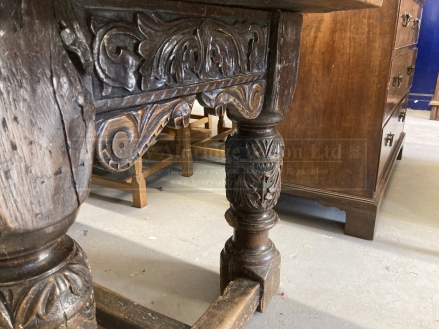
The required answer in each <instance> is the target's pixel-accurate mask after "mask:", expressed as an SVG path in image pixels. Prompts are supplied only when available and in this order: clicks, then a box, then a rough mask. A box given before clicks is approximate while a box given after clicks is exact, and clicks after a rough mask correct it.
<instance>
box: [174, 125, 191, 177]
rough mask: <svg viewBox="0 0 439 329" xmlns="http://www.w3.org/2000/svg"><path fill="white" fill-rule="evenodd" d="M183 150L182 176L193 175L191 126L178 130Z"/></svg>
mask: <svg viewBox="0 0 439 329" xmlns="http://www.w3.org/2000/svg"><path fill="white" fill-rule="evenodd" d="M177 136H178V140H179V143H178V144H179V145H180V150H181V166H182V173H181V174H182V176H184V177H191V176H192V175H193V174H194V172H193V163H192V150H191V128H190V126H187V127H184V128H182V129H179V130H177Z"/></svg>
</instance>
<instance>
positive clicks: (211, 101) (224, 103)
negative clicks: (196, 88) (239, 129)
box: [197, 80, 266, 119]
mask: <svg viewBox="0 0 439 329" xmlns="http://www.w3.org/2000/svg"><path fill="white" fill-rule="evenodd" d="M265 85H266V83H265V80H260V81H255V82H252V83H249V84H242V85H238V86H232V87H228V88H224V89H218V90H212V91H205V92H202V93H200V94H199V95H198V97H197V100H198V102H199V103H200V105H201V106H203V107H205V108H206V110H207V112H208V113H209V114H212V115H224V114H225V113H226V110H229V111H231V112H234V114H235V115H240V116H242V117H243V118H245V119H255V118H257V117H258V115H259V114H260V113H261V111H262V106H263V104H264V93H265Z"/></svg>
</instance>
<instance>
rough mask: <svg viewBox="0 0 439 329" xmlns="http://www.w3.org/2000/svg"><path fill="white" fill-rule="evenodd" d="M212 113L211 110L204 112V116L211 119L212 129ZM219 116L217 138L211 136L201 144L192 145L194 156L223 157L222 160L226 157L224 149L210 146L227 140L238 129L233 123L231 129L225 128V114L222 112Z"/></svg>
mask: <svg viewBox="0 0 439 329" xmlns="http://www.w3.org/2000/svg"><path fill="white" fill-rule="evenodd" d="M211 111H212V110H211V109H205V110H204V115H205V116H206V117H209V124H210V127H212V119H211V114H209V112H211ZM217 115H218V118H219V120H218V125H217V131H218V134H217V135H215V136H209V137H208V138H205V139H203V140H200V141H199V142H195V143H193V144H192V153H193V154H200V155H208V156H212V157H221V158H225V157H226V152H225V150H224V149H223V148H218V147H210V146H209V145H210V144H213V143H215V142H220V141H222V140H224V139H225V138H227V136H229V135H230V133H231V132H232V131H233V130H234V129H235V128H236V124H235V123H232V127H231V128H229V127H225V123H224V115H225V112H220V113H218V114H217Z"/></svg>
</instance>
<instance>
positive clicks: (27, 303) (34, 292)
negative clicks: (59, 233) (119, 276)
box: [0, 235, 96, 329]
mask: <svg viewBox="0 0 439 329" xmlns="http://www.w3.org/2000/svg"><path fill="white" fill-rule="evenodd" d="M0 272H1V273H2V276H1V279H2V281H1V282H0V328H4V329H18V328H20V329H33V328H35V329H53V328H63V329H68V328H71V329H73V328H75V329H76V328H82V329H95V328H96V319H95V302H94V297H93V290H92V279H91V273H90V265H89V263H88V260H87V258H86V256H85V254H84V252H83V251H82V249H81V248H80V247H79V246H78V245H77V244H76V242H75V241H73V240H72V239H71V238H70V237H69V236H67V235H64V236H63V237H61V238H60V239H58V240H57V241H56V242H55V243H53V244H52V245H50V246H49V247H46V248H44V249H42V250H39V251H37V252H34V253H32V254H29V255H27V256H24V257H20V258H17V259H14V258H13V259H6V260H1V261H0Z"/></svg>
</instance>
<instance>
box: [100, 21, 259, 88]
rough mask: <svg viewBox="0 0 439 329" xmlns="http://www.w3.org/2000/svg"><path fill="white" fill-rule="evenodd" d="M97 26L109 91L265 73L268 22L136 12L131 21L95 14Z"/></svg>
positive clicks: (184, 83)
mask: <svg viewBox="0 0 439 329" xmlns="http://www.w3.org/2000/svg"><path fill="white" fill-rule="evenodd" d="M92 30H93V32H94V33H95V39H94V43H93V56H94V62H95V66H96V71H97V73H98V77H99V79H100V80H101V81H102V82H103V83H104V84H105V87H104V95H109V94H111V87H121V88H124V89H126V90H128V91H130V92H133V91H135V90H138V91H149V90H153V89H158V88H161V87H163V86H165V87H176V86H182V85H189V84H195V83H201V82H205V81H209V80H215V79H220V78H227V77H235V76H239V75H246V74H252V73H261V72H265V71H266V57H267V56H266V55H267V54H266V52H267V27H266V26H264V25H258V24H253V23H249V22H244V21H237V22H235V23H233V24H228V23H224V22H222V21H219V20H216V19H211V18H190V17H189V18H178V19H174V20H166V19H164V18H162V17H160V16H159V15H158V14H156V13H137V14H136V15H135V22H132V23H127V22H122V21H116V22H114V21H112V22H111V21H110V22H108V21H105V20H102V19H100V18H98V17H94V18H93V19H92Z"/></svg>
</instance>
